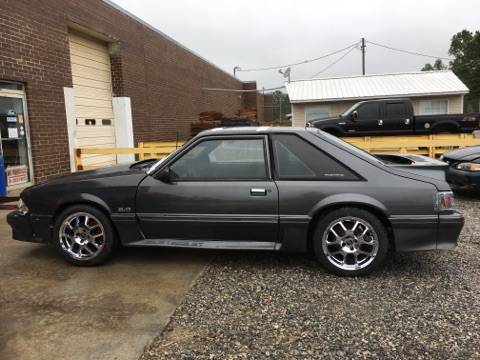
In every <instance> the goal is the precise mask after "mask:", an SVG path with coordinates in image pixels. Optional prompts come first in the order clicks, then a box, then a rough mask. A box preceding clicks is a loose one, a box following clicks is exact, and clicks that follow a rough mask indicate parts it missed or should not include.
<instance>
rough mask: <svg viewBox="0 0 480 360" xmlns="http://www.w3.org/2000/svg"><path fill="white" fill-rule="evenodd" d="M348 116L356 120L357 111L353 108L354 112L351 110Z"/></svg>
mask: <svg viewBox="0 0 480 360" xmlns="http://www.w3.org/2000/svg"><path fill="white" fill-rule="evenodd" d="M350 117H351V119H352V120H353V121H357V119H358V112H357V110H355V111H354V112H352V114H351V115H350Z"/></svg>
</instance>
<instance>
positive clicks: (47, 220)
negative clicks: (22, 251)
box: [7, 211, 52, 243]
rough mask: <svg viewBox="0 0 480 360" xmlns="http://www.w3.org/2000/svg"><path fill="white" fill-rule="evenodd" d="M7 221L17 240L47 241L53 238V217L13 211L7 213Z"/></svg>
mask: <svg viewBox="0 0 480 360" xmlns="http://www.w3.org/2000/svg"><path fill="white" fill-rule="evenodd" d="M7 222H8V224H9V225H10V227H11V228H12V237H13V238H14V239H15V240H20V241H29V242H36V243H45V242H48V241H50V238H51V234H52V231H51V225H50V224H51V217H50V216H38V215H32V214H30V213H27V214H23V213H21V212H19V211H12V212H11V213H9V214H8V215H7Z"/></svg>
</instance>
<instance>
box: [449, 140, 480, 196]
mask: <svg viewBox="0 0 480 360" xmlns="http://www.w3.org/2000/svg"><path fill="white" fill-rule="evenodd" d="M440 160H443V161H444V162H446V163H447V164H448V165H449V166H448V168H447V170H446V178H447V181H448V182H449V183H450V184H451V185H452V186H453V187H457V188H473V189H476V190H480V146H471V147H467V148H463V149H458V150H453V151H449V152H447V153H445V154H443V155H442V156H441V157H440Z"/></svg>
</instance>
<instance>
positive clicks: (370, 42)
mask: <svg viewBox="0 0 480 360" xmlns="http://www.w3.org/2000/svg"><path fill="white" fill-rule="evenodd" d="M366 42H367V43H369V44H372V45H376V46H380V47H382V48H385V49H389V50H393V51H398V52H403V53H406V54H410V55H417V56H423V57H427V58H432V59H441V60H448V61H451V60H454V59H451V58H446V57H441V56H434V55H428V54H422V53H419V52H415V51H410V50H403V49H398V48H394V47H391V46H388V45H382V44H379V43H376V42H373V41H369V40H366Z"/></svg>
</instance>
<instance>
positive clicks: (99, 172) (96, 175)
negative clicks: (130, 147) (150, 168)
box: [25, 163, 146, 193]
mask: <svg viewBox="0 0 480 360" xmlns="http://www.w3.org/2000/svg"><path fill="white" fill-rule="evenodd" d="M134 164H135V163H130V164H122V165H116V166H111V167H107V168H101V169H95V170H85V171H78V172H74V173H71V174H68V175H63V176H58V177H56V178H53V179H50V180H48V181H46V182H44V183H41V184H38V185H34V186H30V187H29V188H27V189H25V193H28V192H30V191H32V190H37V189H41V188H46V187H50V186H52V185H54V186H55V185H61V184H69V183H73V182H80V181H89V180H95V179H105V178H108V177H115V176H123V175H131V174H145V173H146V171H145V168H143V167H141V166H140V167H137V166H135V165H134ZM132 165H133V166H132Z"/></svg>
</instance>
